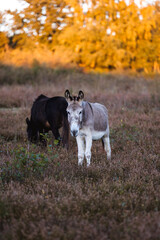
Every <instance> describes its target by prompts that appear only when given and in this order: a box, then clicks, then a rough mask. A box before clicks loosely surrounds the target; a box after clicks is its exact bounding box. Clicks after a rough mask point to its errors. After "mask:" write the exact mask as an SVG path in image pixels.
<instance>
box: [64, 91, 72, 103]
mask: <svg viewBox="0 0 160 240" xmlns="http://www.w3.org/2000/svg"><path fill="white" fill-rule="evenodd" d="M64 96H65V98H66V99H67V100H68V99H70V97H71V95H70V92H69V90H68V89H67V90H66V91H65V93H64Z"/></svg>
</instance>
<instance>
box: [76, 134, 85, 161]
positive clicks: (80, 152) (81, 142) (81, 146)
mask: <svg viewBox="0 0 160 240" xmlns="http://www.w3.org/2000/svg"><path fill="white" fill-rule="evenodd" d="M76 141H77V145H78V165H82V164H83V160H84V139H83V137H81V136H77V137H76Z"/></svg>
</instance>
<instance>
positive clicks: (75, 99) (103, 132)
mask: <svg viewBox="0 0 160 240" xmlns="http://www.w3.org/2000/svg"><path fill="white" fill-rule="evenodd" d="M65 98H66V100H67V102H68V107H67V113H68V122H69V126H70V132H71V135H72V136H74V137H76V141H77V145H78V165H82V164H83V160H84V155H85V157H86V160H87V167H88V166H89V165H90V161H91V147H92V140H98V139H102V143H103V147H104V149H105V151H106V153H107V159H111V147H110V140H109V122H108V111H107V109H106V107H105V106H104V105H101V104H99V103H90V102H87V101H83V99H84V93H83V92H82V91H79V94H78V96H71V95H70V92H69V90H66V91H65ZM84 139H85V143H86V148H85V149H84Z"/></svg>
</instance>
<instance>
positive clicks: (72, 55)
mask: <svg viewBox="0 0 160 240" xmlns="http://www.w3.org/2000/svg"><path fill="white" fill-rule="evenodd" d="M25 2H26V3H27V6H26V8H24V9H23V11H14V12H10V11H8V12H7V13H4V14H3V15H2V14H1V15H0V23H1V24H2V22H3V21H4V16H5V15H6V14H11V15H12V16H13V22H12V26H11V30H10V31H9V32H3V31H1V32H0V52H1V53H2V52H3V53H4V52H6V51H9V50H10V51H11V49H13V50H15V49H20V50H21V51H24V50H29V51H33V50H34V49H35V48H41V49H47V51H48V50H49V51H50V52H52V53H53V55H57V56H59V58H60V59H61V62H63V59H67V61H68V62H69V63H71V64H74V65H76V66H80V67H84V68H88V69H95V70H100V71H105V70H107V69H132V70H137V71H145V72H160V1H156V2H154V4H148V5H147V6H145V7H144V6H141V7H138V6H137V5H136V4H135V2H134V0H131V1H130V4H129V5H127V4H126V2H125V1H124V0H97V1H94V0H89V1H88V0H86V1H85V0H83V1H77V0H25ZM44 46H45V47H44ZM8 49H9V50H8ZM44 51H45V50H44ZM64 61H65V60H64Z"/></svg>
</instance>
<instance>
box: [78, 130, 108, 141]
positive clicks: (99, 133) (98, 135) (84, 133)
mask: <svg viewBox="0 0 160 240" xmlns="http://www.w3.org/2000/svg"><path fill="white" fill-rule="evenodd" d="M106 132H107V131H95V130H92V131H91V130H89V129H87V128H83V129H81V130H80V131H79V135H80V136H81V137H85V136H87V135H90V134H91V135H92V140H98V139H101V138H102V137H103V136H104V135H105V134H106Z"/></svg>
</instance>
